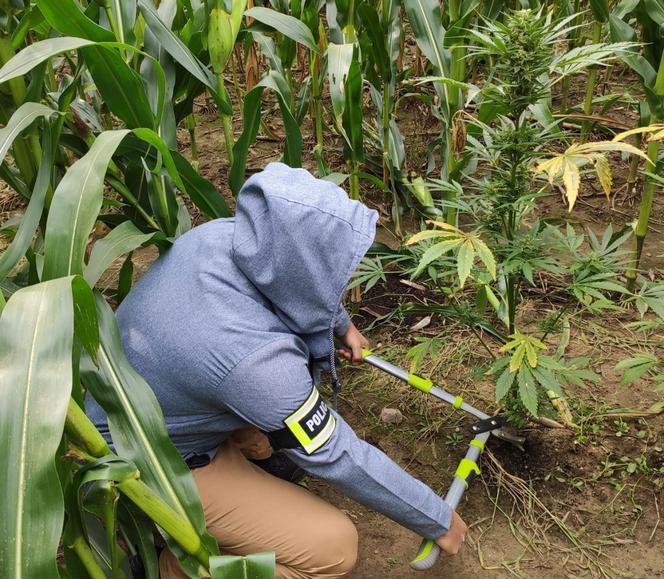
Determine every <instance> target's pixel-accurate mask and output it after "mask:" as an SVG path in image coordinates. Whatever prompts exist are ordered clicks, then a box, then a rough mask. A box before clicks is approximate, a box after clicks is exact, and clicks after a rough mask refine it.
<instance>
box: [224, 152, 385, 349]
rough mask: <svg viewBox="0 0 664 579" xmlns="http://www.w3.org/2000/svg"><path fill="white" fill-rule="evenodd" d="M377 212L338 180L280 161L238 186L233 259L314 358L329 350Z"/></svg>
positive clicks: (373, 231) (369, 243)
mask: <svg viewBox="0 0 664 579" xmlns="http://www.w3.org/2000/svg"><path fill="white" fill-rule="evenodd" d="M377 219H378V213H377V212H376V211H373V210H371V209H368V208H367V207H366V206H364V205H363V204H362V203H360V202H358V201H352V200H351V199H349V198H348V196H347V195H346V193H345V192H344V191H343V189H341V188H340V187H337V186H336V185H334V184H333V183H331V182H329V181H325V180H322V179H316V178H315V177H313V176H312V175H311V174H310V173H309V172H307V171H305V170H304V169H292V168H290V167H288V166H287V165H284V164H281V163H271V164H269V165H268V166H267V167H266V168H265V170H263V171H262V172H260V173H257V174H255V175H253V176H252V177H251V178H250V179H249V180H248V181H247V182H246V183H245V184H244V186H243V187H242V190H241V191H240V194H239V198H238V204H237V209H236V215H235V231H234V234H233V261H234V262H235V264H236V265H237V266H238V268H239V269H240V270H241V271H242V273H243V274H244V275H245V276H246V277H247V278H248V279H249V281H251V283H252V284H254V286H255V287H256V288H257V289H258V290H259V291H260V292H261V294H263V295H264V296H265V297H266V298H267V299H268V300H269V301H270V302H271V303H272V304H273V306H274V311H275V313H276V315H277V316H278V317H279V318H280V319H281V320H282V321H283V322H284V324H286V326H288V328H289V329H290V330H291V331H292V332H294V333H296V334H298V335H299V336H300V337H301V338H302V339H303V340H304V341H305V343H306V344H307V346H308V347H309V351H310V352H311V354H312V355H313V357H315V358H319V357H323V356H326V355H329V352H330V341H329V339H330V338H329V336H330V332H331V328H332V327H333V326H334V325H335V322H336V318H337V315H338V313H339V311H340V307H341V299H342V297H343V293H344V291H345V289H346V286H347V285H348V281H349V280H350V277H351V275H352V274H353V272H354V271H355V269H356V268H357V265H358V264H359V262H360V260H361V259H362V257H363V256H364V254H365V253H366V252H367V250H368V249H369V247H370V246H371V243H372V242H373V238H374V235H375V229H376V221H377Z"/></svg>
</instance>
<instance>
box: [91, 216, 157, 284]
mask: <svg viewBox="0 0 664 579" xmlns="http://www.w3.org/2000/svg"><path fill="white" fill-rule="evenodd" d="M153 236H154V233H143V232H142V231H140V230H139V229H138V228H137V227H136V226H135V225H134V224H133V223H132V222H131V221H125V222H124V223H121V224H120V225H118V226H117V227H116V228H115V229H113V231H111V232H110V233H109V234H108V235H106V237H104V238H103V239H100V240H98V241H97V242H96V243H95V244H94V247H93V248H92V253H91V254H90V259H89V261H88V264H87V265H86V267H85V271H84V272H83V277H85V280H86V281H87V282H88V283H89V284H90V286H92V287H94V286H95V284H96V283H97V282H98V281H99V278H100V277H101V275H102V274H103V273H104V272H105V271H106V269H108V267H109V266H110V265H111V264H112V263H113V262H114V261H115V260H116V259H117V258H118V257H120V256H121V255H124V254H125V253H129V252H130V251H133V250H134V249H136V248H137V247H140V246H141V245H143V244H144V243H146V242H147V241H148V240H149V239H151V238H152V237H153Z"/></svg>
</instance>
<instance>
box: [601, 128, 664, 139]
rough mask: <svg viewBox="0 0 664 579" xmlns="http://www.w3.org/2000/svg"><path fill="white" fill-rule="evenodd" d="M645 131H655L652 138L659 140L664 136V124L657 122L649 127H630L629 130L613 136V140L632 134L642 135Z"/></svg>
mask: <svg viewBox="0 0 664 579" xmlns="http://www.w3.org/2000/svg"><path fill="white" fill-rule="evenodd" d="M643 133H654V134H653V135H652V136H651V137H650V138H651V139H655V140H656V141H657V140H659V139H662V138H664V125H663V124H656V125H648V126H647V127H636V128H635V129H630V130H629V131H623V132H622V133H618V134H617V135H616V136H615V137H613V140H614V141H623V140H624V139H626V138H627V137H631V136H632V135H640V134H643Z"/></svg>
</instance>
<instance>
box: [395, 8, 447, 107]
mask: <svg viewBox="0 0 664 579" xmlns="http://www.w3.org/2000/svg"><path fill="white" fill-rule="evenodd" d="M403 7H404V9H405V11H406V15H407V16H408V20H409V22H410V25H411V27H412V29H413V34H414V35H415V41H416V42H417V45H418V46H419V47H420V50H421V51H422V53H423V54H424V56H426V57H427V60H428V61H429V62H430V63H431V64H432V65H433V68H434V72H435V74H436V76H439V77H449V76H450V73H449V71H450V51H449V50H448V49H446V48H445V29H444V28H443V24H442V22H443V18H442V14H441V12H440V3H439V2H438V0H404V2H403ZM435 87H436V91H437V92H438V94H439V96H440V98H441V99H442V100H443V102H444V103H446V102H447V100H448V99H447V86H446V85H444V84H440V83H436V84H435Z"/></svg>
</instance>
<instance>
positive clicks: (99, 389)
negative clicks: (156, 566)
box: [81, 295, 219, 573]
mask: <svg viewBox="0 0 664 579" xmlns="http://www.w3.org/2000/svg"><path fill="white" fill-rule="evenodd" d="M97 316H98V318H99V330H100V336H101V347H100V349H99V352H98V360H99V367H98V368H97V367H95V366H94V365H93V364H92V362H91V361H90V360H87V359H85V360H84V361H83V362H82V364H81V375H82V379H83V383H84V384H85V385H86V386H87V387H88V389H89V392H90V393H91V394H92V395H93V396H94V398H95V400H96V401H97V402H98V403H99V404H100V405H101V406H102V408H103V409H104V410H105V411H106V413H107V415H108V425H109V429H110V432H111V436H112V438H113V443H114V445H115V448H116V451H117V453H118V455H120V456H121V457H123V458H127V459H129V460H131V461H133V462H134V463H135V464H136V466H138V468H139V470H140V472H141V478H142V479H143V480H144V481H145V482H146V484H148V485H149V486H150V487H151V488H152V489H153V490H154V491H155V492H157V493H158V494H159V496H160V497H161V498H162V499H163V500H164V501H165V502H166V503H168V504H169V505H170V506H171V507H172V508H173V509H174V510H175V511H176V512H177V513H179V514H180V515H182V516H184V517H186V518H187V519H188V520H189V521H190V522H191V523H192V525H193V527H194V528H195V529H196V531H197V532H198V534H199V536H200V537H201V539H202V540H203V542H204V543H205V545H206V547H207V548H208V550H209V551H210V552H211V553H218V552H219V551H218V546H217V542H216V540H215V539H213V538H212V537H210V536H209V535H208V534H207V531H206V529H205V520H204V517H203V509H202V507H201V504H200V499H199V496H198V490H197V489H196V485H195V484H194V480H193V478H192V476H191V471H190V470H189V468H188V467H187V465H186V464H185V463H184V461H183V460H182V457H181V456H180V453H179V452H178V451H177V449H176V448H175V446H174V445H173V443H172V442H171V441H170V439H169V438H168V433H167V431H166V426H165V425H164V418H163V414H162V412H161V409H160V407H159V403H158V402H157V399H156V398H155V396H154V393H153V392H152V390H151V389H150V387H149V386H148V385H147V384H146V382H145V380H143V379H142V378H141V377H140V375H139V374H138V373H137V372H136V371H135V370H134V369H133V368H132V367H131V365H130V364H129V362H128V361H127V359H126V358H125V356H124V354H123V352H122V345H121V342H120V333H119V330H118V326H117V322H116V320H115V316H114V314H113V311H112V310H111V308H110V306H109V305H108V304H107V303H106V301H105V300H104V299H103V298H102V297H101V296H100V295H97ZM169 544H170V546H171V548H172V549H175V551H174V552H176V553H178V555H179V557H180V562H181V563H182V564H183V565H184V566H185V567H186V568H187V569H188V570H190V571H191V572H194V573H195V572H197V569H198V564H197V563H196V562H195V561H193V560H192V559H191V558H190V557H187V556H185V555H184V554H183V553H182V551H181V550H180V549H179V548H178V547H177V546H176V545H175V544H174V543H172V541H171V542H170V543H169Z"/></svg>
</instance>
